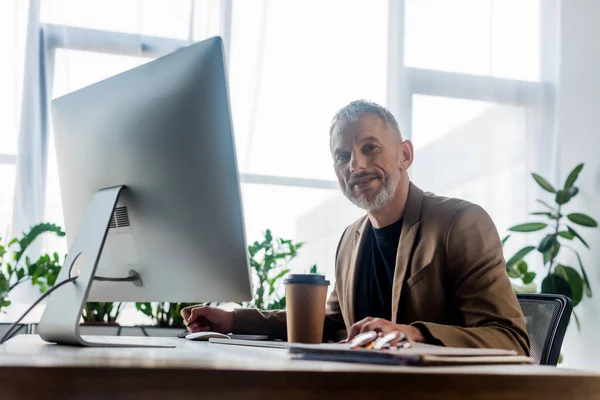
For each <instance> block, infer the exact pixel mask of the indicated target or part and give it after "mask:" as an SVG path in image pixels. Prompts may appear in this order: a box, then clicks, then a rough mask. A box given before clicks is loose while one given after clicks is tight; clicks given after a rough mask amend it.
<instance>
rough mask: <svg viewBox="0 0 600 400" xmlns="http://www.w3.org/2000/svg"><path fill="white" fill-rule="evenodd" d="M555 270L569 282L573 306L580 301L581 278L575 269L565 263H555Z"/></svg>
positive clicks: (581, 296) (581, 291)
mask: <svg viewBox="0 0 600 400" xmlns="http://www.w3.org/2000/svg"><path fill="white" fill-rule="evenodd" d="M555 272H556V273H557V274H558V275H561V276H562V277H563V278H565V280H566V281H567V282H568V283H569V286H570V287H571V300H573V306H576V305H577V304H579V302H581V299H582V298H583V280H582V279H581V276H580V275H579V273H578V272H577V271H575V270H574V269H573V268H571V267H568V266H565V265H561V264H559V265H557V266H556V269H555Z"/></svg>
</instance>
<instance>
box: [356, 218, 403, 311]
mask: <svg viewBox="0 0 600 400" xmlns="http://www.w3.org/2000/svg"><path fill="white" fill-rule="evenodd" d="M402 221H403V220H402V218H401V219H400V220H398V221H396V222H394V223H393V224H391V225H388V226H385V227H383V228H381V229H376V228H373V227H371V229H367V230H366V232H365V234H366V235H367V237H366V238H365V242H364V248H363V251H362V255H361V259H360V264H359V272H358V281H357V292H356V293H357V296H356V300H355V301H356V304H355V307H356V317H357V321H360V320H361V319H363V318H366V317H373V318H384V319H387V320H390V319H391V317H392V285H393V282H394V270H395V268H396V255H397V253H398V243H399V242H400V233H401V232H402Z"/></svg>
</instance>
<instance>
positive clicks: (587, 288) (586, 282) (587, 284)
mask: <svg viewBox="0 0 600 400" xmlns="http://www.w3.org/2000/svg"><path fill="white" fill-rule="evenodd" d="M565 247H567V248H568V249H569V250H571V251H572V252H573V253H575V256H576V257H577V261H578V262H579V268H580V269H581V274H582V275H583V288H584V290H585V294H586V296H587V297H592V286H591V285H590V280H589V279H588V276H587V274H586V273H585V268H583V263H582V262H581V256H580V255H579V253H578V252H577V251H576V250H575V249H573V248H572V247H569V246H565Z"/></svg>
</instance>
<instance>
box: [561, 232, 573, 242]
mask: <svg viewBox="0 0 600 400" xmlns="http://www.w3.org/2000/svg"><path fill="white" fill-rule="evenodd" d="M558 236H560V237H561V238H563V239H567V240H573V238H574V237H575V235H573V234H572V233H571V232H569V231H562V232H558Z"/></svg>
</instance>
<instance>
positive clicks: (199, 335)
mask: <svg viewBox="0 0 600 400" xmlns="http://www.w3.org/2000/svg"><path fill="white" fill-rule="evenodd" d="M185 338H186V339H187V340H196V341H205V342H208V339H213V338H214V339H231V338H230V337H229V336H227V335H224V334H222V333H218V332H196V333H190V334H189V335H187V336H186V337H185Z"/></svg>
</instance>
